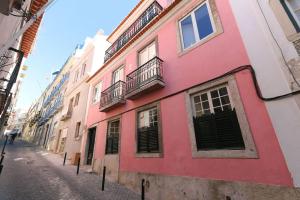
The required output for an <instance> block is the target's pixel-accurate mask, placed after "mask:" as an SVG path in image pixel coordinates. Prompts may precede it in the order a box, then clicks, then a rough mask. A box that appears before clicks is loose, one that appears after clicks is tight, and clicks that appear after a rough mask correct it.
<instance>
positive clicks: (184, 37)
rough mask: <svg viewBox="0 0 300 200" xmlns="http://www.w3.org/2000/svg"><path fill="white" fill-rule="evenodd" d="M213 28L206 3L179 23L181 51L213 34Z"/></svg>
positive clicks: (212, 21)
mask: <svg viewBox="0 0 300 200" xmlns="http://www.w3.org/2000/svg"><path fill="white" fill-rule="evenodd" d="M214 26H215V25H214V20H213V17H212V14H211V10H210V6H209V3H208V2H207V1H206V2H205V3H203V4H201V5H200V6H199V7H197V8H196V9H195V10H193V11H192V12H191V13H189V14H188V15H187V16H186V17H184V18H183V19H182V20H180V21H179V27H180V34H181V43H182V46H183V49H187V48H189V47H191V46H192V45H194V44H195V43H198V42H200V41H202V40H204V39H206V38H207V37H208V36H210V35H211V34H212V33H214V32H215V27H214Z"/></svg>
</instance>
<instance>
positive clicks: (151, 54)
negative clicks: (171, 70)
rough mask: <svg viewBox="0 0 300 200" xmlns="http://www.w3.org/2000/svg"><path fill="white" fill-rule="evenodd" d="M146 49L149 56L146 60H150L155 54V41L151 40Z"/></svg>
mask: <svg viewBox="0 0 300 200" xmlns="http://www.w3.org/2000/svg"><path fill="white" fill-rule="evenodd" d="M148 50H149V58H148V60H151V59H152V58H154V57H155V56H156V47H155V42H153V43H152V44H150V46H149V48H148Z"/></svg>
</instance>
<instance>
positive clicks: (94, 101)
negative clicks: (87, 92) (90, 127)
mask: <svg viewBox="0 0 300 200" xmlns="http://www.w3.org/2000/svg"><path fill="white" fill-rule="evenodd" d="M96 88H98V91H99V95H98V96H99V97H97V94H95V89H96ZM101 90H102V81H100V82H99V83H97V84H96V85H95V86H94V87H93V100H92V103H93V104H96V103H98V102H99V101H100V99H101V92H102V91H101ZM96 97H97V98H96Z"/></svg>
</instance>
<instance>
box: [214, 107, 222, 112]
mask: <svg viewBox="0 0 300 200" xmlns="http://www.w3.org/2000/svg"><path fill="white" fill-rule="evenodd" d="M214 111H215V113H218V112H222V108H221V107H216V108H214Z"/></svg>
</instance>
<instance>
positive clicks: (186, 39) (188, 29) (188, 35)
mask: <svg viewBox="0 0 300 200" xmlns="http://www.w3.org/2000/svg"><path fill="white" fill-rule="evenodd" d="M181 31H182V37H183V46H184V48H188V47H189V46H191V45H192V44H194V43H195V41H196V40H195V35H194V28H193V23H192V17H191V16H188V17H187V18H185V19H184V20H182V21H181Z"/></svg>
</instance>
